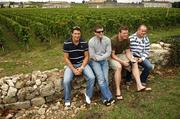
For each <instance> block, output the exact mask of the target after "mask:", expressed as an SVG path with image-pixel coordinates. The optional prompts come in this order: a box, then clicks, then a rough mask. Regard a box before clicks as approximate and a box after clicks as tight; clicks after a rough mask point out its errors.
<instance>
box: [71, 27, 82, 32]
mask: <svg viewBox="0 0 180 119" xmlns="http://www.w3.org/2000/svg"><path fill="white" fill-rule="evenodd" d="M74 30H77V31H80V32H81V28H80V27H79V26H74V27H72V29H71V33H73V32H74Z"/></svg>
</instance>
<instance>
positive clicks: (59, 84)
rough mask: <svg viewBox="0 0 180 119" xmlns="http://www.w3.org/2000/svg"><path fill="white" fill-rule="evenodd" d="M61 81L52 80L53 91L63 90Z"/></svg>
mask: <svg viewBox="0 0 180 119" xmlns="http://www.w3.org/2000/svg"><path fill="white" fill-rule="evenodd" d="M62 81H63V80H62V79H57V80H54V81H53V83H54V87H55V91H57V92H58V91H61V90H62V89H63V86H62V85H63V82H62Z"/></svg>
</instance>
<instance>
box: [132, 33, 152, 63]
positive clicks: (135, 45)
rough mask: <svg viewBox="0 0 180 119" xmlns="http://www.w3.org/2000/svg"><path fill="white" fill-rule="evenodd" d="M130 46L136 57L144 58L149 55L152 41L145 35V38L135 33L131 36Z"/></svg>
mask: <svg viewBox="0 0 180 119" xmlns="http://www.w3.org/2000/svg"><path fill="white" fill-rule="evenodd" d="M129 39H130V48H131V51H132V53H133V56H134V57H139V58H142V59H143V60H144V59H145V58H147V57H148V56H149V49H150V43H149V38H148V37H147V36H144V37H143V38H139V37H137V34H136V33H134V34H133V35H131V36H130V37H129Z"/></svg>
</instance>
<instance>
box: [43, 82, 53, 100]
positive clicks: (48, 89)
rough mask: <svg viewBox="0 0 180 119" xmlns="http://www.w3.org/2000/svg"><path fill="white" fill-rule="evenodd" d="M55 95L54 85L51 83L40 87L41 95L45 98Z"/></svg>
mask: <svg viewBox="0 0 180 119" xmlns="http://www.w3.org/2000/svg"><path fill="white" fill-rule="evenodd" d="M54 93H55V90H54V87H53V83H52V82H49V83H48V84H42V85H41V86H40V95H41V96H43V97H45V96H50V95H53V94H54Z"/></svg>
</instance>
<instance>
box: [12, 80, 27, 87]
mask: <svg viewBox="0 0 180 119" xmlns="http://www.w3.org/2000/svg"><path fill="white" fill-rule="evenodd" d="M25 84H26V82H25V81H23V80H19V81H17V82H16V86H15V87H16V88H17V89H20V88H23V87H24V86H25Z"/></svg>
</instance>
